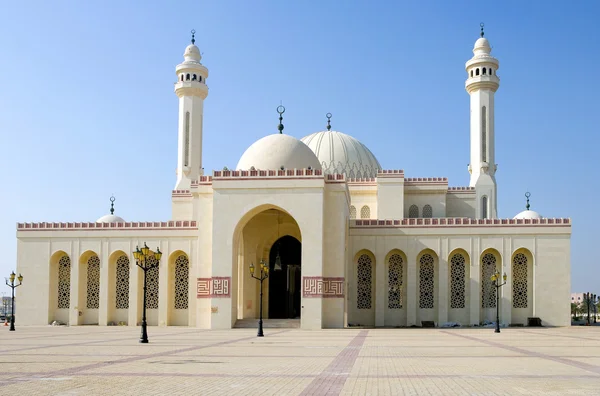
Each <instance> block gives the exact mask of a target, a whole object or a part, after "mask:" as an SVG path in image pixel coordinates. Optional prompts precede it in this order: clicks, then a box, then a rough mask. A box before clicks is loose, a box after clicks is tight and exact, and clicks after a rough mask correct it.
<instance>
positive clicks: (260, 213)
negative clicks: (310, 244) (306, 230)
mask: <svg viewBox="0 0 600 396" xmlns="http://www.w3.org/2000/svg"><path fill="white" fill-rule="evenodd" d="M236 228H237V230H236V232H235V233H234V239H233V243H232V244H233V259H234V263H233V265H234V269H233V273H234V274H235V275H236V276H234V277H233V279H232V283H233V286H232V298H233V299H234V301H235V312H233V313H232V315H234V317H235V319H236V321H237V322H238V323H237V324H238V325H240V326H242V327H243V322H240V321H244V320H246V319H248V320H250V319H258V317H259V311H260V282H258V281H256V279H254V278H252V277H251V276H250V265H251V264H253V265H255V266H256V267H257V268H258V266H259V264H260V263H261V262H264V263H268V265H269V269H270V271H269V277H268V278H267V279H266V280H265V281H264V283H263V299H262V305H263V318H264V319H269V318H281V319H284V318H285V319H288V318H290V317H295V318H298V317H299V316H300V308H301V302H300V298H301V294H300V293H301V292H300V290H301V287H300V284H299V283H298V282H300V270H299V268H298V269H297V271H295V273H294V275H296V276H297V279H298V281H295V282H294V287H293V288H292V290H293V291H294V292H295V293H296V294H295V296H296V297H295V298H293V299H292V300H291V303H292V308H291V309H290V308H288V309H284V306H286V305H285V304H286V302H285V301H288V303H287V304H289V303H290V300H289V299H288V300H284V301H283V302H282V303H281V306H279V307H278V306H277V303H271V304H270V302H271V301H273V299H274V298H279V299H281V298H283V296H284V292H287V290H288V285H287V282H288V279H287V271H288V269H287V266H290V265H291V266H293V265H300V261H301V247H300V246H301V242H302V235H301V232H300V227H299V225H298V223H297V222H296V220H295V219H294V218H293V217H292V216H291V214H289V213H288V212H286V211H285V210H284V209H282V208H279V207H275V206H273V205H264V206H262V207H257V208H255V209H253V210H251V211H250V212H248V213H247V214H246V215H245V216H244V218H242V219H241V220H240V222H239V224H238V226H237V227H236ZM288 238H290V239H288ZM286 241H287V242H286ZM290 244H291V245H292V246H291V247H290V246H289V245H290ZM293 246H296V247H293ZM278 248H279V249H280V250H279V252H280V259H281V260H282V263H283V265H282V269H281V270H275V262H276V259H277V251H278V250H277V249H278ZM290 255H291V256H290ZM284 265H285V266H286V268H283V267H284ZM291 268H292V269H294V270H295V268H296V267H291ZM284 270H285V272H284ZM272 284H275V285H277V286H279V287H281V288H283V290H282V289H279V288H278V287H277V286H271V285H272ZM271 291H272V292H273V293H274V294H276V295H277V297H273V298H272V297H271V296H270V294H271ZM270 306H271V307H273V309H275V313H273V314H271V311H270ZM294 306H295V308H294ZM292 315H294V316H292ZM250 323H252V325H255V324H256V322H254V321H251V322H250Z"/></svg>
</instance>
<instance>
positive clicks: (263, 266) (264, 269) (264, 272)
mask: <svg viewBox="0 0 600 396" xmlns="http://www.w3.org/2000/svg"><path fill="white" fill-rule="evenodd" d="M254 271H255V267H254V263H250V276H252V277H253V278H254V279H256V280H257V281H259V282H260V301H259V307H260V308H259V316H258V334H257V335H256V336H257V337H264V333H263V282H264V280H265V279H267V278H268V277H269V265H268V264H267V263H265V260H260V274H258V276H255V275H254Z"/></svg>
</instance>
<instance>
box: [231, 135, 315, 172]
mask: <svg viewBox="0 0 600 396" xmlns="http://www.w3.org/2000/svg"><path fill="white" fill-rule="evenodd" d="M252 167H254V168H255V169H265V170H276V169H281V167H284V168H285V169H304V168H309V167H310V168H312V169H318V170H320V169H321V165H320V164H319V159H318V158H317V157H316V156H315V154H314V153H313V152H312V151H311V149H310V148H308V146H307V145H306V144H304V143H302V142H301V141H300V140H298V139H296V138H295V137H292V136H290V135H284V134H281V133H275V134H273V135H269V136H265V137H264V138H262V139H259V140H257V141H256V142H254V143H253V144H252V145H251V146H250V147H248V149H247V150H246V151H245V152H244V154H243V155H242V157H241V158H240V161H239V162H238V164H237V168H236V169H241V170H249V169H250V168H252Z"/></svg>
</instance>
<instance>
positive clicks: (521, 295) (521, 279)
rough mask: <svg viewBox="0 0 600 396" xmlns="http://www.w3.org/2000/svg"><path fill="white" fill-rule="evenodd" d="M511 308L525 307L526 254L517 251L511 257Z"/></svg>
mask: <svg viewBox="0 0 600 396" xmlns="http://www.w3.org/2000/svg"><path fill="white" fill-rule="evenodd" d="M512 279H513V308H527V256H525V255H524V254H523V253H517V254H516V255H515V257H514V258H513V267H512Z"/></svg>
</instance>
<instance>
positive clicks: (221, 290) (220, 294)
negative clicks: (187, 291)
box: [196, 276, 231, 298]
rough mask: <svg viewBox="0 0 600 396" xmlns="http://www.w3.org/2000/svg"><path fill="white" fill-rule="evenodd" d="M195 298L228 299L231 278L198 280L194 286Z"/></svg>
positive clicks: (219, 277) (214, 277)
mask: <svg viewBox="0 0 600 396" xmlns="http://www.w3.org/2000/svg"><path fill="white" fill-rule="evenodd" d="M196 286H197V287H196V297H197V298H230V297H231V277H229V276H213V277H212V278H198V279H197V284H196Z"/></svg>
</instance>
